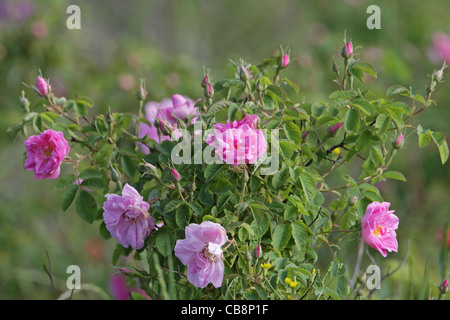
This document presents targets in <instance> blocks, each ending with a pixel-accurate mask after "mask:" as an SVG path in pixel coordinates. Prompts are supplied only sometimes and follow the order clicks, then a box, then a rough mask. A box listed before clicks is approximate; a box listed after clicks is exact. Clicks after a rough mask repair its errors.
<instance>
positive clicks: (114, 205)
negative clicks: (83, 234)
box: [103, 184, 155, 250]
mask: <svg viewBox="0 0 450 320" xmlns="http://www.w3.org/2000/svg"><path fill="white" fill-rule="evenodd" d="M105 197H106V199H107V200H106V201H105V202H104V203H103V211H104V212H103V219H104V221H105V224H106V228H107V229H108V231H109V232H110V233H111V236H113V237H114V238H115V239H116V240H117V242H119V243H120V244H121V245H122V246H124V247H125V248H128V247H129V246H131V247H132V248H133V249H135V250H137V249H141V248H142V247H143V246H144V241H145V239H146V238H147V237H148V236H149V235H150V232H151V231H152V230H153V229H154V228H155V219H153V217H152V216H150V215H149V213H148V209H149V207H150V205H149V204H148V202H145V201H144V200H143V198H142V196H141V195H140V194H139V193H138V192H137V191H136V189H134V188H133V187H132V186H130V185H129V184H125V186H124V187H123V189H122V195H121V196H119V195H117V194H112V193H109V194H106V195H105Z"/></svg>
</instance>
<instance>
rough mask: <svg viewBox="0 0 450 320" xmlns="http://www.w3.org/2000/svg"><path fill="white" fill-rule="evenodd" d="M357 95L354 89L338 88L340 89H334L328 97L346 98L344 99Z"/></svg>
mask: <svg viewBox="0 0 450 320" xmlns="http://www.w3.org/2000/svg"><path fill="white" fill-rule="evenodd" d="M357 95H358V93H357V92H356V91H355V90H340V91H335V92H333V93H332V94H330V96H329V98H330V99H340V98H346V99H350V98H354V97H356V96H357Z"/></svg>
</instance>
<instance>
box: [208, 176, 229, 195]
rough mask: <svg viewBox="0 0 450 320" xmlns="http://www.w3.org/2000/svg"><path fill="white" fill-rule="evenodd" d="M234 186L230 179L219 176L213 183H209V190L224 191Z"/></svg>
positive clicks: (214, 191) (220, 192)
mask: <svg viewBox="0 0 450 320" xmlns="http://www.w3.org/2000/svg"><path fill="white" fill-rule="evenodd" d="M233 188H234V186H233V184H232V183H231V182H230V180H228V179H225V178H219V179H216V180H214V182H213V183H211V184H210V185H209V190H211V192H212V193H215V194H222V193H226V192H228V191H230V190H232V189H233Z"/></svg>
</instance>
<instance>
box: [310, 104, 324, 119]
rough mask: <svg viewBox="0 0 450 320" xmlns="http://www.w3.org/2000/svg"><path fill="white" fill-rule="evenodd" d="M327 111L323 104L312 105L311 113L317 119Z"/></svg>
mask: <svg viewBox="0 0 450 320" xmlns="http://www.w3.org/2000/svg"><path fill="white" fill-rule="evenodd" d="M324 111H325V106H324V105H323V104H322V103H318V102H316V103H313V104H312V105H311V113H312V115H313V116H314V117H315V118H318V117H320V116H321V115H322V113H323V112H324Z"/></svg>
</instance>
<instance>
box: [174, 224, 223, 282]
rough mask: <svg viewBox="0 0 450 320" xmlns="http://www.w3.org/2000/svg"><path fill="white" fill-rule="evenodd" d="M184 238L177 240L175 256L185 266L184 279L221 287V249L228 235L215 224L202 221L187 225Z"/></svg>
mask: <svg viewBox="0 0 450 320" xmlns="http://www.w3.org/2000/svg"><path fill="white" fill-rule="evenodd" d="M185 232H186V239H182V240H178V241H177V243H176V245H175V256H176V257H177V258H178V259H180V261H181V262H182V263H183V264H184V265H186V266H187V268H188V269H187V279H188V281H189V282H190V283H192V284H193V285H194V286H196V287H199V288H204V287H206V286H207V285H208V284H209V283H210V282H211V283H212V284H213V285H214V287H216V288H218V287H220V286H222V281H223V272H224V264H223V260H222V259H223V252H222V248H221V247H222V245H224V244H225V242H227V240H228V237H227V235H226V231H225V229H224V228H223V227H222V226H221V225H220V224H218V223H214V222H211V221H204V222H202V223H201V224H195V223H191V224H190V225H189V226H187V227H186V231H185Z"/></svg>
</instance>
